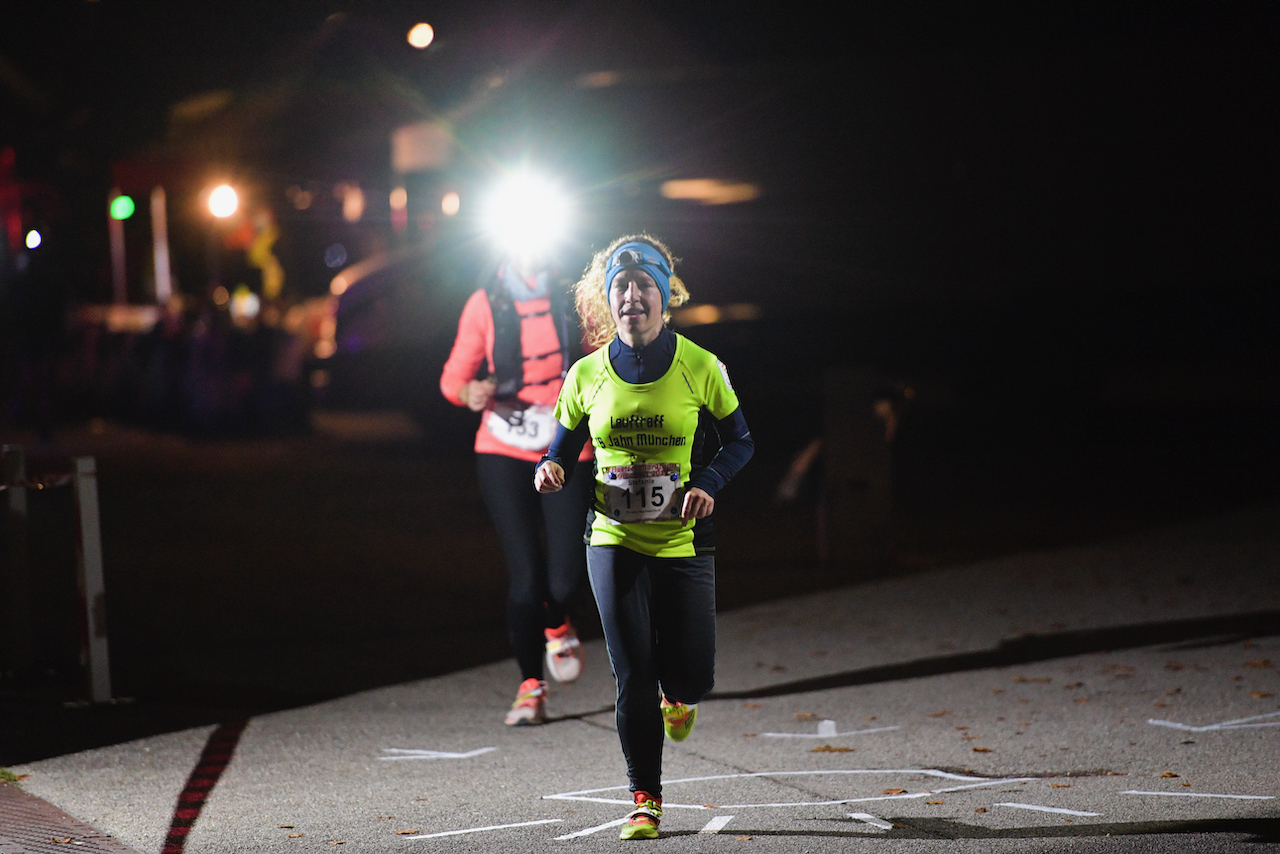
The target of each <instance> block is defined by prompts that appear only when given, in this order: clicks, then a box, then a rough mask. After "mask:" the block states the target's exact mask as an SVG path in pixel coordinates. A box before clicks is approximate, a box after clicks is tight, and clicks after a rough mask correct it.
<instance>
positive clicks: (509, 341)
mask: <svg viewBox="0 0 1280 854" xmlns="http://www.w3.org/2000/svg"><path fill="white" fill-rule="evenodd" d="M485 293H486V294H487V295H488V297H489V310H490V311H491V312H492V313H493V373H494V381H495V382H496V383H497V384H498V388H497V391H495V392H494V397H495V398H496V399H498V400H510V399H512V398H514V397H515V396H516V393H517V392H519V391H520V389H522V388H524V385H525V382H524V363H525V357H524V349H523V347H522V346H521V342H520V323H521V318H520V313H519V312H517V311H516V304H515V301H514V300H512V299H511V294H510V292H508V291H507V289H506V287H504V286H503V284H502V280H501V279H500V278H499V279H497V280H496V281H494V282H493V283H492V284H491V285H490V286H489V287H487V288H485ZM547 295H548V297H550V299H551V308H550V310H549V311H550V314H551V316H552V318H553V319H554V320H555V326H556V339H557V341H558V342H559V344H560V346H559V348H558V352H559V353H560V378H561V379H563V378H564V377H565V376H566V375H567V374H568V373H569V367H570V366H571V365H572V364H573V363H574V362H576V361H578V360H579V359H581V358H582V328H581V326H579V324H578V313H577V311H575V310H574V307H573V299H572V298H571V295H570V293H569V290H568V287H567V286H566V284H565V283H564V282H563V281H561V282H558V283H555V284H552V285H550V286H549V287H548V288H547ZM541 314H542V313H541V312H535V313H533V314H527V315H525V317H539V316H541ZM555 352H557V350H552V351H551V352H548V353H535V354H533V355H532V356H530V357H529V359H530V360H532V359H545V358H547V357H549V356H551V355H552V354H553V353H555ZM486 367H487V366H485V365H482V366H481V368H480V370H481V372H482V374H483V373H485V370H486ZM477 379H483V376H481V377H477ZM548 382H551V380H549V379H548V380H544V381H543V383H544V384H545V383H548Z"/></svg>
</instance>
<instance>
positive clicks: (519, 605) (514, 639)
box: [476, 454, 595, 679]
mask: <svg viewBox="0 0 1280 854" xmlns="http://www.w3.org/2000/svg"><path fill="white" fill-rule="evenodd" d="M535 468H537V463H533V462H529V461H527V460H517V459H515V458H514V457H507V456H503V455H501V454H476V471H477V473H478V474H479V476H480V493H481V495H483V496H484V504H485V507H487V508H488V509H489V516H490V517H492V519H493V524H494V527H495V528H497V530H498V542H499V544H500V545H501V546H502V553H503V555H504V556H505V557H506V559H507V576H508V578H509V579H510V585H511V586H510V589H509V591H508V593H507V628H508V630H509V631H510V633H511V647H512V649H514V650H515V654H516V662H517V663H518V664H519V665H520V678H521V679H541V678H543V673H542V662H543V654H544V652H545V651H546V638H545V637H544V636H543V633H542V631H543V629H550V628H555V627H556V626H559V625H561V624H562V623H564V621H565V618H566V617H568V616H571V613H570V610H571V608H572V607H573V606H574V604H575V602H576V600H577V599H578V597H579V596H580V595H581V592H582V590H583V588H584V586H585V582H586V580H587V561H586V549H585V548H584V547H583V545H582V534H583V531H584V530H585V528H586V519H587V507H588V505H589V504H590V503H591V497H592V493H593V492H594V485H595V484H594V481H593V479H592V478H591V477H590V469H589V467H587V469H586V470H585V471H584V470H582V469H583V466H579V467H578V468H579V469H580V470H579V471H578V472H577V473H576V475H575V476H574V477H572V478H570V480H569V482H568V483H567V484H565V487H564V489H562V490H560V491H559V492H553V493H550V494H547V495H540V494H538V492H537V491H536V490H535V489H534V488H533V472H534V469H535ZM540 526H541V527H542V529H543V532H544V533H545V537H546V549H545V552H544V550H543V547H542V536H541V535H540V534H539V531H538V528H539V527H540Z"/></svg>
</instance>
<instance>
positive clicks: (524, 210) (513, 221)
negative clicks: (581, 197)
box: [481, 173, 570, 258]
mask: <svg viewBox="0 0 1280 854" xmlns="http://www.w3.org/2000/svg"><path fill="white" fill-rule="evenodd" d="M481 215H482V217H483V223H484V230H485V233H486V234H488V236H489V238H490V239H491V240H492V241H493V242H494V243H495V245H496V246H497V247H498V248H499V249H500V250H501V251H502V252H503V253H504V254H506V255H507V256H509V257H516V258H533V257H538V256H546V255H550V254H554V251H555V249H556V247H557V246H558V244H559V243H560V242H561V241H563V240H564V238H565V236H566V234H567V232H568V228H569V218H570V210H569V200H568V198H567V197H566V196H565V194H564V193H563V192H562V191H561V190H560V188H559V187H557V186H556V185H555V184H553V183H552V182H551V181H549V180H547V179H546V178H543V177H541V176H538V175H533V174H530V173H520V174H517V175H513V176H511V177H509V178H507V179H506V180H505V181H503V182H502V183H501V184H500V185H499V186H498V187H496V188H495V189H494V190H493V192H491V193H490V194H489V196H488V197H487V198H486V199H485V201H484V207H483V209H482V214H481Z"/></svg>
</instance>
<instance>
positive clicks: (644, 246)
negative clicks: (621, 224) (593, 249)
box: [604, 241, 671, 311]
mask: <svg viewBox="0 0 1280 854" xmlns="http://www.w3.org/2000/svg"><path fill="white" fill-rule="evenodd" d="M624 270H643V271H644V272H646V273H648V274H649V277H650V278H652V279H653V281H654V284H656V285H657V286H658V290H660V291H662V310H663V311H666V310H667V304H668V303H670V302H671V265H670V264H668V263H667V259H666V258H665V257H664V256H663V254H662V253H661V252H659V251H658V250H657V249H656V248H655V247H653V246H650V245H649V244H648V243H642V242H640V241H632V242H631V243H624V244H622V245H621V246H619V247H618V248H617V249H615V250H614V251H613V254H612V255H610V256H609V264H608V266H607V267H606V268H605V273H604V286H605V288H606V289H607V288H609V287H611V286H612V285H613V280H614V278H615V277H616V276H617V275H618V274H619V273H621V272H623V271H624Z"/></svg>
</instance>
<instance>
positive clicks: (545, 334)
mask: <svg viewBox="0 0 1280 854" xmlns="http://www.w3.org/2000/svg"><path fill="white" fill-rule="evenodd" d="M516 312H517V313H518V314H519V315H520V349H521V351H522V352H523V354H524V357H525V362H524V382H525V386H524V388H522V389H520V391H519V392H518V393H517V394H516V397H518V398H520V399H521V400H523V401H526V402H528V403H535V404H541V405H543V406H552V407H553V406H555V405H556V398H557V397H559V396H560V386H561V385H562V384H563V382H562V380H561V379H560V368H561V365H562V359H561V355H560V343H559V340H558V339H557V337H556V328H555V321H554V320H553V318H552V316H551V301H550V300H549V299H546V298H543V299H534V300H527V301H526V302H518V303H516ZM493 336H494V331H493V311H492V310H491V309H490V308H489V296H488V294H486V293H485V292H484V290H478V291H476V292H475V293H473V294H472V295H471V297H470V299H468V300H467V304H466V305H465V306H464V307H463V309H462V317H461V318H459V320H458V336H457V337H456V338H455V339H454V341H453V350H452V351H450V353H449V360H448V361H446V362H445V363H444V371H443V372H442V373H441V374H440V392H441V393H442V394H443V395H444V396H445V399H446V400H448V401H449V402H450V403H452V404H454V405H456V406H465V405H466V404H465V403H464V402H463V401H462V399H461V398H459V397H458V391H459V390H460V389H461V388H462V387H463V386H464V385H466V384H467V383H468V382H470V381H471V380H473V379H475V378H476V374H477V372H479V370H480V366H481V365H485V366H486V367H487V369H488V372H489V373H491V374H492V373H493V371H494V366H493ZM537 357H541V358H537ZM488 413H489V408H488V407H486V408H485V411H484V412H483V413H481V416H482V417H481V418H480V429H478V430H477V431H476V444H475V449H476V453H477V454H502V455H503V456H508V457H515V458H517V459H521V460H530V461H532V462H537V461H538V460H539V459H541V457H542V453H541V452H540V451H526V450H523V449H521V448H513V447H512V446H510V445H508V444H506V443H505V442H502V441H501V440H500V439H498V437H497V436H495V435H494V434H493V433H491V432H490V431H489V428H488ZM578 459H579V460H589V459H591V445H590V443H588V444H586V445H584V446H583V448H582V453H581V454H579V455H578ZM530 488H532V487H530Z"/></svg>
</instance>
